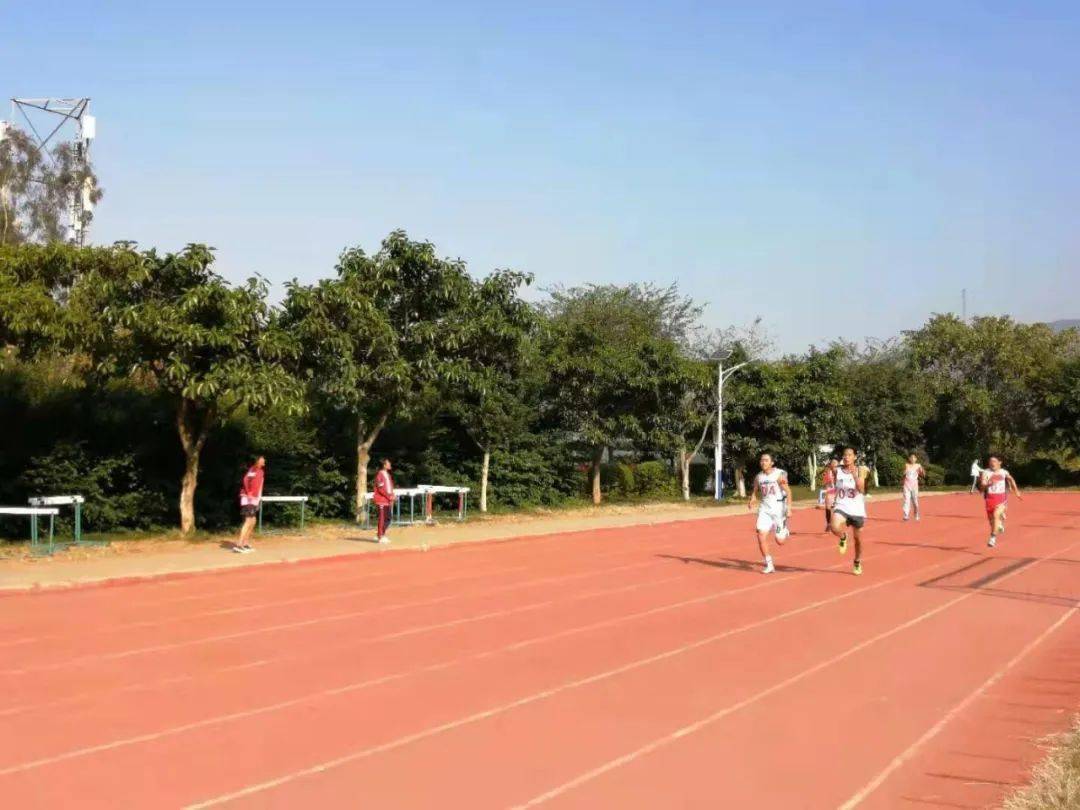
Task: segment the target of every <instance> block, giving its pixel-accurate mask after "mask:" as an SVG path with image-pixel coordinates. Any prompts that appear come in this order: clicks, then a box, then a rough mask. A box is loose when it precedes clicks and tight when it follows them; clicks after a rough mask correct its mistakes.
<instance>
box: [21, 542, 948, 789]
mask: <svg viewBox="0 0 1080 810" xmlns="http://www.w3.org/2000/svg"><path fill="white" fill-rule="evenodd" d="M818 550H820V549H808V550H807V551H805V552H802V553H805V554H809V553H812V552H813V551H818ZM907 551H909V549H899V550H897V551H892V552H889V553H888V554H883V555H880V557H878V558H877V559H881V558H883V557H887V556H892V555H894V554H904V553H906V552H907ZM791 556H795V555H791ZM941 564H943V563H938V565H941ZM841 565H843V564H841ZM832 567H833V568H838V567H840V566H839V565H838V566H832ZM810 573H812V572H806V573H803V574H800V575H799V576H798V577H786V578H785V577H778V578H775V579H768V580H766V581H764V582H759V583H758V584H757V585H749V586H746V587H744V588H736V589H733V590H730V591H721V592H718V593H713V594H707V595H706V596H701V597H695V598H693V599H687V600H683V601H681V602H675V603H670V604H668V605H662V606H660V607H657V608H650V609H648V610H643V611H638V612H636V613H630V614H623V615H622V616H619V617H617V618H615V619H605V620H602V621H598V622H593V623H591V624H587V625H583V626H579V627H574V628H569V629H567V630H562V631H559V632H557V633H551V634H548V635H543V636H536V637H534V638H532V639H524V640H522V641H517V642H513V643H511V644H507V645H505V646H503V647H499V648H496V649H493V650H485V651H484V652H481V653H474V654H472V655H468V656H462V657H459V658H455V659H450V660H449V661H443V662H438V663H435V664H430V665H427V666H424V667H420V668H414V669H412V670H405V671H402V672H397V673H391V674H389V675H384V676H381V677H379V678H376V679H374V680H367V681H360V682H356V683H351V684H346V685H344V686H341V687H337V688H335V689H329V690H323V691H320V692H316V693H309V694H307V695H302V696H300V697H298V698H293V699H290V700H286V701H282V702H279V703H275V704H270V705H267V706H262V707H257V708H254V709H248V710H244V711H241V712H233V713H230V714H227V715H220V716H217V717H211V718H205V719H203V720H199V721H194V722H192V723H186V724H184V725H181V726H174V727H172V728H168V729H163V730H161V731H157V732H149V733H146V734H140V735H137V736H133V737H129V738H125V739H121V740H114V741H112V742H109V743H101V744H98V745H93V746H87V747H84V748H79V749H74V750H72V751H67V752H65V753H63V754H57V755H55V756H51V757H42V758H40V759H37V760H33V761H30V762H25V763H21V764H19V765H12V766H9V767H7V768H4V769H0V776H4V775H7V774H10V773H16V772H18V771H24V770H30V769H32V768H38V767H43V766H45V765H51V764H54V763H56V762H62V761H65V760H69V759H74V758H77V757H81V756H87V755H89V754H94V753H99V752H102V751H108V750H112V749H114V748H121V747H126V746H129V745H135V744H137V743H141V742H149V741H151V740H156V739H160V738H162V737H168V736H173V735H175V734H180V733H182V732H185V731H190V730H192V729H197V728H205V727H207V726H211V725H217V724H220V723H225V722H228V721H231V720H237V719H241V718H244V717H252V716H255V715H259V714H266V713H269V712H272V711H277V710H279V709H283V708H287V707H289V706H295V705H298V704H302V703H306V702H309V701H313V700H317V699H319V698H322V697H326V696H330V695H336V694H341V693H344V692H351V691H354V690H357V689H361V688H365V687H368V686H373V685H376V684H382V683H387V682H389V681H393V680H399V679H401V678H405V677H408V676H410V675H415V674H420V673H426V672H430V671H436V670H441V669H446V668H447V667H450V666H454V665H456V664H460V663H464V662H466V661H473V660H480V659H484V658H489V657H492V656H494V655H497V654H500V653H502V652H509V651H514V650H517V649H522V648H524V647H528V646H532V645H535V644H538V643H542V642H546V641H551V640H554V639H558V638H563V637H567V636H571V635H575V634H579V633H583V632H587V631H589V630H593V629H597V628H601V627H607V626H610V625H612V624H618V623H622V622H627V621H631V620H633V619H638V618H643V617H645V616H652V615H656V614H659V613H663V612H666V611H670V610H674V609H676V608H678V607H685V606H687V605H692V604H698V603H702V602H707V601H713V600H716V599H720V598H722V597H725V596H731V595H733V594H736V593H742V592H745V591H750V590H755V589H757V588H762V587H767V586H769V585H775V584H779V583H782V582H785V581H792V580H794V579H798V578H800V577H803V576H809V575H810ZM681 579H683V575H681V574H680V575H678V576H672V577H668V578H665V579H661V580H652V581H649V582H643V583H632V584H629V585H623V586H620V587H617V588H608V589H604V590H600V591H592V592H588V593H585V594H579V595H577V596H576V597H572V598H556V599H550V600H547V601H546V602H537V603H534V604H532V605H525V606H522V607H519V608H513V609H510V610H505V611H497V612H495V613H489V614H482V615H480V616H475V617H470V618H469V619H457V620H453V621H450V622H443V623H441V624H437V625H429V626H426V627H414V628H408V629H407V630H404V631H399V632H396V633H389V634H386V635H384V636H378V637H375V638H371V639H368V641H369V642H370V641H382V640H387V639H393V638H401V637H404V636H407V635H415V634H417V633H419V632H426V631H430V630H434V629H442V628H445V627H451V626H456V625H460V624H464V623H465V622H467V621H481V620H484V619H489V618H492V617H493V616H497V615H508V614H512V613H520V612H524V611H527V610H537V609H541V608H544V607H551V606H552V605H560V604H565V603H567V602H572V601H580V600H583V599H591V598H595V597H598V596H606V595H611V594H615V593H624V592H627V591H632V590H638V589H641V588H645V587H651V586H655V585H659V584H663V583H667V582H673V581H676V580H681ZM353 646H356V645H353ZM257 663H259V664H264V663H266V661H262V662H257ZM251 666H254V664H252V665H251Z"/></svg>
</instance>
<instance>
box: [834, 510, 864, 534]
mask: <svg viewBox="0 0 1080 810" xmlns="http://www.w3.org/2000/svg"><path fill="white" fill-rule="evenodd" d="M837 515H839V516H840V517H842V518H843V519H844V522H845V523H846V524H847V525H848V526H854V527H855V528H856V529H861V528H862V527H863V524H865V523H866V518H865V517H863V516H862V515H849V514H848V513H847V512H845V511H844V510H843V509H833V517H836V516H837Z"/></svg>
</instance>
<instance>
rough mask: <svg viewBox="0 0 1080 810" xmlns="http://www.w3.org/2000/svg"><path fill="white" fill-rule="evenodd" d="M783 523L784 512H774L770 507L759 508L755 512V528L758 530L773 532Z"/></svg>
mask: <svg viewBox="0 0 1080 810" xmlns="http://www.w3.org/2000/svg"><path fill="white" fill-rule="evenodd" d="M783 525H784V513H783V512H774V511H772V510H771V509H759V510H758V513H757V530H758V531H759V532H773V531H776V530H777V529H779V528H780V527H781V526H783Z"/></svg>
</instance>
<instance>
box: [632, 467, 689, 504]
mask: <svg viewBox="0 0 1080 810" xmlns="http://www.w3.org/2000/svg"><path fill="white" fill-rule="evenodd" d="M634 475H635V477H636V479H637V487H636V491H637V494H638V495H647V496H652V497H661V496H669V495H675V494H677V493H678V491H679V482H678V479H677V478H676V477H675V474H674V473H673V472H672V471H671V468H670V467H669V466H668V465H667V464H666V463H665V462H663V461H645V462H642V463H641V464H638V465H637V469H636V470H635V471H634Z"/></svg>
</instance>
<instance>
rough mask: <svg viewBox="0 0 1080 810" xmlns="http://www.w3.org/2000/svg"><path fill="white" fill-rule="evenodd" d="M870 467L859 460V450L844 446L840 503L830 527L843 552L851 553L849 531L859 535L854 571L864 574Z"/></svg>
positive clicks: (838, 484)
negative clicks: (857, 456)
mask: <svg viewBox="0 0 1080 810" xmlns="http://www.w3.org/2000/svg"><path fill="white" fill-rule="evenodd" d="M869 474H870V470H868V469H867V468H866V467H860V466H858V465H857V464H856V463H855V450H854V448H851V447H845V448H844V455H843V461H842V462H841V464H840V469H838V470H837V471H836V505H835V506H834V507H833V515H832V525H831V526H830V527H829V530H830V531H831V532H832V533H833V534H835V535H836V536H837V537H839V538H840V543H839V549H840V553H841V554H847V530H848V528H850V529H851V532H852V534H853V535H854V537H855V564H854V566H853V567H852V571H853V573H854V574H855V575H856V576H859V575H860V574H862V530H863V526H864V525H865V524H866V476H867V475H869Z"/></svg>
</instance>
